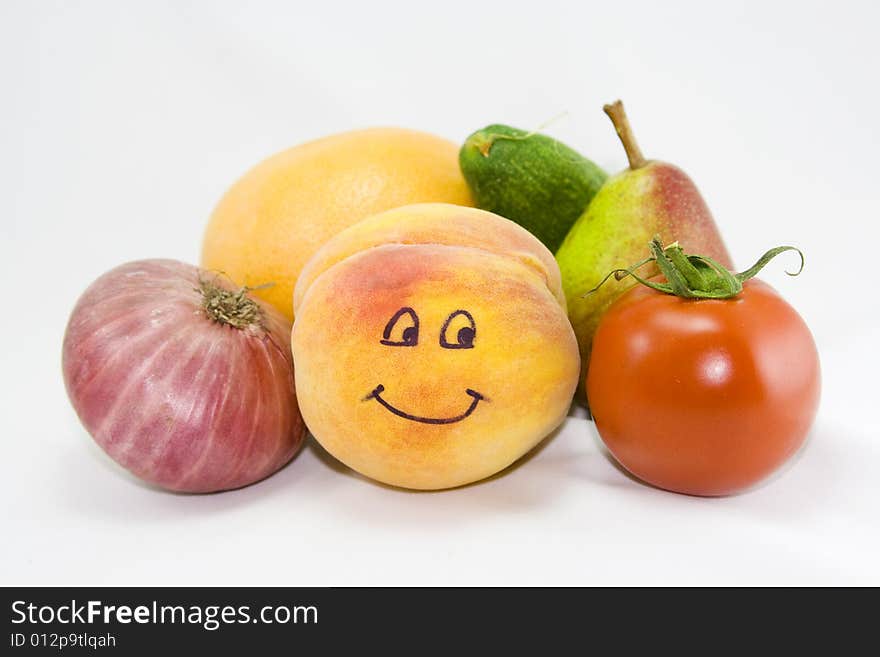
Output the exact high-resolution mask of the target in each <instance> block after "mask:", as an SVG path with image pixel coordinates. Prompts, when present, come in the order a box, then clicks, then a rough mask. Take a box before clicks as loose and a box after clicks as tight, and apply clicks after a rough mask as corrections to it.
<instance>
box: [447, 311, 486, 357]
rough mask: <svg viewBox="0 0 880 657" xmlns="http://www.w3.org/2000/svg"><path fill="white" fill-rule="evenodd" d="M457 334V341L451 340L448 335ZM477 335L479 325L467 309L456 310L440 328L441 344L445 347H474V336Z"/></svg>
mask: <svg viewBox="0 0 880 657" xmlns="http://www.w3.org/2000/svg"><path fill="white" fill-rule="evenodd" d="M452 335H454V336H455V341H454V342H450V341H449V338H448V337H447V336H452ZM476 337H477V325H476V324H474V318H473V317H472V316H471V314H470V313H469V312H468V311H467V310H456V311H455V312H454V313H452V314H451V315H450V316H449V317H447V318H446V321H445V322H443V328H442V329H440V346H441V347H444V348H445V349H473V348H474V338H476Z"/></svg>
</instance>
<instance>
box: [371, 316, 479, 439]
mask: <svg viewBox="0 0 880 657" xmlns="http://www.w3.org/2000/svg"><path fill="white" fill-rule="evenodd" d="M460 324H464V325H463V326H460V327H459V328H458V330H457V331H456V329H455V327H456V325H460ZM452 333H454V334H455V341H454V342H452V341H450V339H449V336H450V335H452ZM476 337H477V325H476V322H474V317H473V315H471V314H470V313H469V312H468V311H467V310H456V311H454V312H453V313H451V314H450V315H449V317H447V318H446V321H444V322H443V326H442V328H441V329H440V339H439V342H440V346H441V347H443V348H444V349H473V348H474V340H475V339H476ZM379 342H380V344H383V345H385V346H386V347H417V346H418V344H419V316H418V315H417V314H416V311H415V310H413V309H412V308H410V307H409V306H404V307H403V308H401V309H400V310H398V311H397V312H396V313H394V315H392V316H391V319H389V320H388V323H387V324H386V325H385V330H384V331H382V339H381V340H380V341H379ZM383 392H385V386H384V385H382V384H381V383H380V384H379V385H377V386H376V387H375V388H373V390H372V392H370V394H368V395H367V396H366V397H364V401H370V400H371V399H375V400H376V401H377V402H379V404H381V405H382V407H384V408H385V409H386V410H388V411H389V412H391V413H393V414H394V415H396V416H397V417H402V418H403V419H404V420H410V421H412V422H421V423H422V424H453V423H455V422H461V421H462V420H464V419H465V418H466V417H468V416H470V414H471V413H473V412H474V411H475V410H476V408H477V404H479V403H480V402H481V401H484V400H485V399H486V397H485V396H483V394H482V393H480V392H477V391H476V390H472V389H471V388H466V389H465V391H464V393H465V394H466V395H468V396H469V397H471V402H470V405H469V406H468V407H467V409H466V410H465V411H464V412H463V413H460V414H459V415H454V416H452V417H440V418H437V417H424V416H420V415H413V414H412V413H408V412H406V411H403V410H401V409H399V408H397V407H396V406H393V405H392V404H390V403H388V401H386V400H385V399H384V398H383V397H382V393H383Z"/></svg>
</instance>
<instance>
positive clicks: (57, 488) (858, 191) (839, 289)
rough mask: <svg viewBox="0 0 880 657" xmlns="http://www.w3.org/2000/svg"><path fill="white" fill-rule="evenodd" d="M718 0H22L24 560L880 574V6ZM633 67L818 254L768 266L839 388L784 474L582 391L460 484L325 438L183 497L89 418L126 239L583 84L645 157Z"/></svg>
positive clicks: (152, 574) (572, 96) (559, 128)
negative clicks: (645, 442)
mask: <svg viewBox="0 0 880 657" xmlns="http://www.w3.org/2000/svg"><path fill="white" fill-rule="evenodd" d="M714 4H715V3H704V2H692V3H675V2H673V3H665V2H664V3H658V2H633V1H628V2H622V1H621V2H614V1H613V0H605V1H604V2H601V3H586V2H584V3H575V2H559V3H557V2H550V1H546V0H545V1H543V2H540V3H522V4H518V3H515V2H512V1H508V2H503V3H497V4H495V5H494V6H493V5H489V4H487V3H480V2H474V1H470V2H464V3H458V2H449V1H446V2H438V3H431V4H428V3H418V2H411V1H407V2H400V3H383V2H377V1H372V2H359V3H355V2H352V3H350V4H340V3H335V2H329V1H326V0H324V1H321V2H307V3H297V2H291V1H286V2H278V3H259V2H253V3H242V2H201V3H191V2H168V3H161V2H142V3H133V2H77V3H72V2H57V3H49V2H10V1H9V0H5V1H4V2H2V3H0V82H2V84H0V94H2V95H0V222H2V244H3V256H2V258H0V267H2V285H3V291H2V299H3V303H2V306H0V307H2V309H3V312H2V319H0V331H2V340H0V344H2V349H3V353H2V364H3V376H2V377H0V400H2V412H0V422H2V425H0V429H2V432H0V440H2V457H0V486H2V492H3V494H2V496H0V508H2V540H0V557H2V558H0V584H265V585H269V584H279V585H296V584H301V585H329V584H336V585H339V584H606V583H614V584H657V583H663V584H808V583H834V584H844V583H855V584H858V583H862V584H868V583H872V584H880V565H878V558H877V555H878V554H880V526H878V525H880V483H878V482H880V442H878V439H880V421H878V402H877V381H878V374H877V372H878V366H880V362H878V361H880V358H878V351H880V350H878V347H877V341H878V339H880V330H878V329H880V321H878V320H880V302H878V298H877V297H878V291H877V287H878V267H877V265H876V264H875V263H876V262H877V254H878V249H880V241H878V237H880V230H878V223H880V203H878V196H880V193H878V177H880V165H878V162H880V155H878V151H880V139H878V126H880V96H878V78H877V75H878V73H877V71H878V70H880V48H878V45H877V44H878V38H877V29H878V26H880V12H878V9H877V7H878V5H877V4H876V3H873V2H862V3H857V2H834V3H813V2H791V3H772V2H766V1H763V2H749V3H738V2H728V3H724V5H723V6H712V5H714ZM245 5H247V6H246V7H245ZM617 97H622V98H623V99H625V101H626V104H627V108H628V109H629V113H630V118H631V120H632V122H633V125H634V128H635V130H636V132H637V135H638V137H639V141H640V142H641V146H642V148H643V150H644V151H645V153H646V154H647V155H649V156H653V157H658V158H661V159H666V160H669V161H673V162H675V163H677V164H679V165H680V166H682V167H683V168H685V169H686V170H687V171H688V172H690V173H691V175H692V176H693V178H694V179H695V180H696V181H697V183H698V184H699V186H700V187H701V189H702V191H703V193H704V195H705V196H706V198H707V200H708V202H709V204H710V206H711V207H712V208H713V211H714V213H715V217H716V219H717V220H718V222H719V223H720V224H721V227H722V230H723V232H724V235H725V237H726V239H727V241H728V244H729V246H730V247H731V250H732V252H733V253H734V255H735V258H736V259H737V261H738V264H740V265H747V264H751V262H752V261H753V260H754V259H755V258H756V257H757V256H758V255H759V254H760V253H762V252H763V251H764V250H765V249H767V248H769V247H770V246H774V245H777V244H782V243H795V244H797V245H799V246H800V247H801V248H802V249H803V250H804V251H805V253H806V255H807V267H806V270H805V272H804V274H803V275H802V276H801V277H800V278H798V279H788V278H787V277H785V276H784V275H783V274H782V270H783V268H784V267H786V266H789V265H790V261H785V262H781V261H780V262H777V263H774V264H771V265H770V266H769V267H768V269H767V270H766V273H765V274H763V278H765V280H768V281H770V282H771V283H773V284H775V285H777V287H779V288H780V289H781V290H782V291H783V293H784V294H785V295H786V297H787V298H788V299H789V300H790V301H791V302H792V303H793V304H794V305H795V306H796V307H797V308H798V309H799V310H800V312H801V313H802V314H803V316H804V317H805V319H806V320H807V322H808V323H809V324H810V326H811V327H812V329H813V331H814V334H815V337H816V341H817V343H818V346H819V351H820V354H821V358H822V365H823V386H824V389H823V398H822V403H821V408H820V412H819V417H818V419H817V421H816V424H815V427H814V429H813V431H812V433H811V436H810V439H809V441H808V443H807V445H806V446H805V448H804V449H803V450H802V452H801V453H800V454H799V455H798V457H797V458H796V459H795V460H794V462H793V463H791V464H790V466H789V467H787V468H785V469H784V470H783V471H782V472H781V473H780V474H779V475H777V476H776V477H774V478H773V479H772V480H771V481H769V482H767V483H766V484H764V485H762V486H760V487H759V488H757V489H756V490H753V491H751V492H748V493H745V494H742V495H739V496H736V497H732V498H727V499H698V498H691V497H685V496H680V495H674V494H670V493H664V492H661V491H657V490H653V489H651V488H648V487H645V486H643V485H640V484H638V483H635V482H634V481H632V480H630V479H629V478H627V477H626V476H625V475H623V474H622V473H621V472H620V471H618V470H617V469H616V468H615V467H614V466H613V465H612V464H611V463H610V461H609V459H608V457H607V456H606V455H605V454H604V452H603V451H602V450H601V448H600V442H599V440H598V437H597V435H596V433H595V430H594V428H593V425H592V424H591V423H589V422H587V421H585V420H583V419H578V418H570V419H569V420H568V421H567V423H566V425H565V426H564V427H563V429H562V430H561V431H560V432H559V433H558V434H557V435H555V436H554V437H553V438H552V439H551V440H550V441H548V442H547V443H545V444H544V446H543V448H542V449H540V450H539V451H537V453H535V454H533V455H531V456H530V457H529V458H528V459H526V460H525V462H523V463H521V464H520V465H519V466H517V467H514V468H512V469H511V470H509V471H507V472H505V473H504V474H503V475H502V476H499V477H496V478H494V479H492V480H490V481H487V482H484V483H481V484H478V485H473V486H469V487H466V488H463V489H459V490H454V491H448V492H442V493H410V492H405V491H400V490H392V489H388V488H385V487H381V486H378V485H375V484H372V483H369V482H367V481H365V480H363V479H361V478H360V477H358V476H356V475H354V474H352V473H351V472H349V471H347V470H345V469H344V468H343V467H342V466H340V465H338V464H336V463H334V462H333V460H332V459H331V458H330V457H329V456H327V455H325V454H324V453H323V452H321V450H320V448H318V447H317V446H316V445H315V444H314V442H311V443H310V444H309V445H308V446H307V447H306V448H305V449H304V450H303V451H302V452H301V454H300V455H299V456H298V457H297V458H296V460H295V461H294V462H293V463H292V464H291V465H290V466H288V467H287V468H285V469H284V470H283V471H281V472H279V473H278V474H277V475H275V476H274V477H271V478H270V479H268V480H266V481H264V482H262V483H260V484H257V485H255V486H252V487H250V488H246V489H244V490H240V491H236V492H230V493H224V494H218V495H210V496H183V495H174V494H169V493H163V492H160V491H156V490H152V489H150V488H148V487H146V486H143V485H141V484H139V483H138V482H136V481H135V480H133V479H132V478H131V477H130V476H128V475H127V474H126V473H125V472H124V471H122V470H121V469H119V468H118V467H116V466H115V465H114V464H113V463H112V462H111V461H110V460H109V459H108V458H107V457H105V456H104V455H103V453H102V452H101V451H100V449H99V448H97V447H96V446H95V445H94V443H93V442H92V441H91V439H90V438H89V437H88V435H87V434H86V433H85V431H84V430H83V429H82V428H81V427H80V425H79V423H78V421H77V418H76V416H75V414H74V412H73V410H72V408H71V407H70V405H69V403H68V401H67V399H66V396H65V392H64V387H63V384H62V378H61V372H60V348H61V338H62V334H63V331H64V326H65V323H66V320H67V316H68V314H69V312H70V310H71V309H72V306H73V304H74V302H75V300H76V298H77V296H78V295H79V294H80V292H81V291H82V290H83V289H84V288H85V287H86V286H87V285H88V284H89V283H90V282H91V281H92V280H93V279H94V278H95V277H97V276H98V275H99V274H101V273H102V272H103V271H105V270H107V269H109V268H110V267H113V266H115V265H117V264H120V263H122V262H124V261H127V260H132V259H135V258H143V257H172V258H178V259H182V260H187V261H191V262H195V261H196V260H197V259H198V254H199V247H200V241H201V234H202V230H203V228H204V225H205V222H206V219H207V217H208V215H209V213H210V211H211V209H212V206H213V205H214V203H215V202H216V201H217V199H218V198H219V197H220V195H221V194H222V192H223V191H224V189H225V188H226V187H227V186H228V185H229V184H231V183H232V182H233V181H234V180H235V179H236V178H237V177H238V176H239V175H241V174H242V173H243V172H244V171H245V170H246V169H247V168H249V167H250V166H252V165H253V164H255V163H256V162H258V161H259V160H261V159H262V158H264V157H265V156H267V155H269V154H271V153H273V152H275V151H278V150H281V149H282V148H285V147H287V146H290V145H293V144H296V143H298V142H300V141H303V140H308V139H312V138H315V137H318V136H321V135H324V134H328V133H332V132H338V131H343V130H348V129H351V128H355V127H364V126H372V125H401V126H406V127H412V128H418V129H423V130H427V131H431V132H435V133H437V134H441V135H444V136H446V137H448V138H450V139H452V140H454V141H461V140H462V139H463V138H464V137H465V136H466V135H467V134H468V133H470V132H472V131H473V130H475V129H477V128H479V127H482V126H483V125H484V124H487V123H490V122H504V123H511V124H514V125H518V126H523V127H526V128H533V127H537V126H539V125H541V124H542V123H544V122H545V121H546V120H548V119H550V118H552V117H554V116H557V115H559V114H560V113H562V112H567V114H566V115H565V116H564V117H563V118H561V119H559V120H558V121H556V122H555V123H553V124H552V125H551V126H550V127H549V128H548V129H547V131H548V132H549V133H550V134H553V135H554V136H557V137H559V138H561V139H563V140H565V141H567V142H568V143H570V144H571V145H572V146H574V147H575V148H577V149H579V150H581V151H582V152H584V153H585V154H588V155H589V156H590V157H592V158H593V159H595V160H596V161H597V162H598V163H600V164H601V165H603V166H605V167H606V168H608V169H609V170H618V169H620V168H621V167H622V166H623V165H624V163H625V161H624V155H623V153H622V151H621V148H620V146H619V144H618V142H617V140H616V137H615V135H614V132H613V130H612V129H611V127H610V124H609V123H608V121H607V119H606V118H605V116H604V115H603V114H602V112H601V105H602V104H603V103H604V102H607V101H610V100H612V99H614V98H617ZM780 260H782V259H780Z"/></svg>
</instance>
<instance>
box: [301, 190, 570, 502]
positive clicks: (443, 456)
mask: <svg viewBox="0 0 880 657" xmlns="http://www.w3.org/2000/svg"><path fill="white" fill-rule="evenodd" d="M564 304H565V301H564V297H563V295H562V291H561V286H560V283H559V271H558V269H557V268H556V264H555V261H554V260H553V256H552V255H551V254H550V253H549V252H548V251H547V250H546V249H545V248H544V247H543V245H541V244H540V242H538V240H537V239H535V238H534V237H532V236H531V235H530V234H529V233H528V232H527V231H525V230H524V229H522V228H521V227H519V226H517V225H516V224H514V223H513V222H510V221H507V220H506V219H503V218H501V217H498V216H497V215H494V214H491V213H488V212H484V211H481V210H476V209H472V208H463V207H459V206H455V205H446V204H423V205H413V206H406V207H403V208H398V209H395V210H391V211H388V212H384V213H382V214H379V215H375V216H374V217H371V218H369V219H366V220H364V221H362V222H360V223H358V224H356V225H354V226H352V227H351V228H349V229H347V230H345V231H343V232H342V233H341V234H339V235H338V236H337V237H335V238H334V239H333V240H331V241H330V242H329V243H327V244H326V245H325V246H324V247H323V248H322V249H321V250H320V251H318V253H317V254H316V255H315V256H314V257H313V258H312V260H311V261H310V262H309V263H308V264H307V265H306V268H305V269H304V270H303V273H302V275H301V276H300V279H299V282H298V284H297V288H296V292H295V295H294V313H295V316H296V320H295V323H294V328H293V353H294V360H295V363H296V370H295V371H296V386H297V396H298V399H299V401H300V408H301V411H302V414H303V417H304V418H305V421H306V424H307V425H308V427H309V429H310V430H311V432H312V434H313V435H314V436H315V437H316V438H317V440H318V441H319V442H320V443H321V445H322V446H323V447H324V448H325V449H327V451H328V452H330V453H331V454H333V455H334V456H335V457H337V458H338V459H339V460H341V461H342V462H344V463H345V464H347V465H348V466H350V467H352V468H353V469H355V470H357V471H358V472H360V473H362V474H364V475H366V476H368V477H371V478H373V479H377V480H379V481H381V482H384V483H387V484H391V485H395V486H402V487H407V488H418V489H438V488H449V487H453V486H459V485H462V484H466V483H469V482H473V481H477V480H479V479H483V478H485V477H488V476H490V475H492V474H494V473H496V472H498V471H499V470H502V469H503V468H505V467H506V466H508V465H510V464H511V463H513V462H514V461H516V460H517V459H518V458H519V457H521V456H522V455H523V454H525V453H526V452H528V451H529V450H530V449H531V448H532V447H534V446H535V445H536V444H537V443H539V442H540V441H541V439H543V438H544V437H545V436H546V435H547V434H549V433H550V432H551V431H553V429H555V428H556V427H557V426H558V425H559V424H560V423H561V422H562V420H563V419H564V417H565V415H566V413H567V411H568V408H569V404H570V402H571V398H572V395H573V394H574V390H575V387H576V386H577V382H578V372H579V367H580V362H579V357H578V348H577V342H576V340H575V337H574V333H573V331H572V328H571V325H570V324H569V322H568V319H567V317H566V312H565V305H564Z"/></svg>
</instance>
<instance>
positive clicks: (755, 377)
mask: <svg viewBox="0 0 880 657" xmlns="http://www.w3.org/2000/svg"><path fill="white" fill-rule="evenodd" d="M819 387H820V383H819V356H818V354H817V352H816V345H815V343H814V341H813V337H812V335H811V334H810V330H809V329H808V328H807V326H806V324H805V323H804V321H803V320H802V319H801V317H800V315H798V314H797V313H796V312H795V310H794V309H793V308H792V307H791V306H790V305H788V303H786V302H785V301H784V300H783V299H782V297H781V296H779V294H778V293H777V292H776V291H775V290H774V289H773V288H772V287H770V286H769V285H767V284H766V283H762V282H761V281H758V280H750V281H746V282H745V283H744V285H743V291H742V292H741V293H740V294H739V295H738V296H736V297H734V298H731V299H705V300H692V299H682V298H680V297H677V296H673V295H669V294H663V293H661V292H657V291H656V290H652V289H650V288H647V287H644V286H641V285H638V286H636V287H635V288H633V289H632V290H630V291H629V292H627V293H626V294H624V295H623V296H622V297H621V298H620V299H619V300H618V301H616V302H615V303H614V304H613V305H612V306H611V307H610V308H609V310H608V312H607V313H606V314H605V316H604V317H603V318H602V321H601V323H600V325H599V328H598V330H597V331H596V335H595V338H594V341H593V350H592V356H591V360H590V368H589V372H588V374H587V395H588V397H589V400H590V409H591V411H592V413H593V417H594V419H595V421H596V427H597V428H598V430H599V434H600V436H601V437H602V440H603V441H604V442H605V445H606V446H607V447H608V449H609V450H610V451H611V453H612V454H613V455H614V457H615V458H616V459H617V460H618V461H619V462H620V463H621V464H622V465H623V466H624V467H625V468H626V469H627V470H629V471H630V472H631V473H632V474H634V475H635V476H636V477H638V478H640V479H642V480H644V481H646V482H648V483H651V484H653V485H655V486H658V487H660V488H665V489H668V490H672V491H677V492H680V493H689V494H692V495H728V494H731V493H735V492H737V491H740V490H743V489H744V488H747V487H749V486H751V485H752V484H754V483H756V482H757V481H760V480H761V479H763V478H764V477H766V476H767V475H769V474H770V473H771V472H773V471H774V470H776V469H777V468H778V467H779V466H780V465H782V463H784V462H785V461H786V460H787V459H788V458H789V457H790V456H791V455H792V454H794V453H795V452H796V451H797V449H798V448H799V447H800V446H801V444H802V443H803V442H804V438H805V437H806V435H807V432H808V430H809V428H810V425H811V424H812V422H813V418H814V417H815V415H816V408H817V406H818V403H819Z"/></svg>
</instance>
